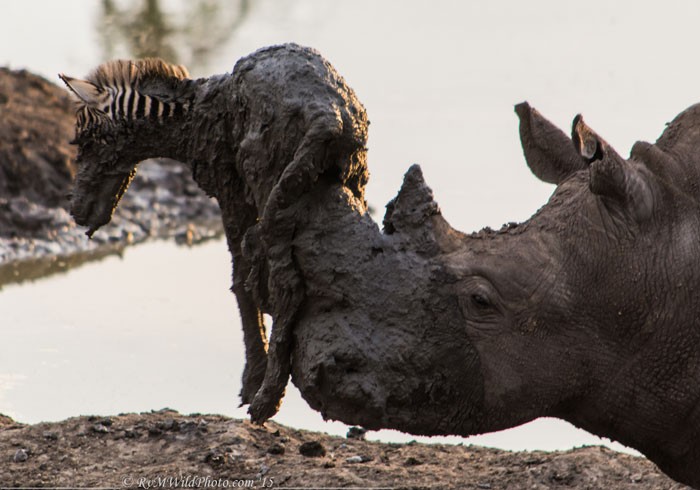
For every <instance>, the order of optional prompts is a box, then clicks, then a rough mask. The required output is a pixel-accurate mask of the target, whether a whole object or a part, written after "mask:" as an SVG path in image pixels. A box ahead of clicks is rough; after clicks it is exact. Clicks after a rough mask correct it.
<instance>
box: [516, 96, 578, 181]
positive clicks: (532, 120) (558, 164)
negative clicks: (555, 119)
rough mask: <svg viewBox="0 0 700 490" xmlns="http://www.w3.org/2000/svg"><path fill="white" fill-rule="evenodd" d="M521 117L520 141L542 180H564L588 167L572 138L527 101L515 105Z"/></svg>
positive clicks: (526, 158)
mask: <svg viewBox="0 0 700 490" xmlns="http://www.w3.org/2000/svg"><path fill="white" fill-rule="evenodd" d="M515 112H516V114H517V115H518V117H519V118H520V143H521V144H522V146H523V153H524V154H525V160H526V161H527V165H528V166H529V167H530V170H532V173H533V174H535V175H536V176H537V177H538V178H539V179H540V180H543V181H544V182H549V183H550V184H559V183H560V182H563V181H564V180H565V179H566V178H567V177H569V176H570V175H571V174H572V173H574V172H576V171H578V170H584V169H585V168H586V162H585V161H583V160H582V159H581V156H580V155H579V154H578V153H576V151H575V150H574V147H573V146H572V144H571V140H570V139H569V137H568V136H567V135H566V134H564V132H563V131H562V130H561V129H559V128H557V127H556V126H555V125H554V124H552V123H551V122H549V121H548V120H547V119H545V118H544V117H543V116H542V115H541V114H540V113H539V112H538V111H537V110H535V109H533V108H532V107H530V104H528V103H527V102H522V103H520V104H518V105H516V106H515Z"/></svg>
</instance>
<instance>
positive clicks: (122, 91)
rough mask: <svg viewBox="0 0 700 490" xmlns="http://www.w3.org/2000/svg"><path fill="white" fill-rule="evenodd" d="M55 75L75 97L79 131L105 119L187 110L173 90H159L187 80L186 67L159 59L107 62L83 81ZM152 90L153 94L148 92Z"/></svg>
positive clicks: (155, 116)
mask: <svg viewBox="0 0 700 490" xmlns="http://www.w3.org/2000/svg"><path fill="white" fill-rule="evenodd" d="M59 76H60V78H61V79H62V80H63V81H64V82H65V83H66V85H67V86H68V87H69V88H70V89H71V91H72V92H73V93H74V94H75V95H76V96H77V97H78V99H79V102H80V107H79V108H78V129H79V130H83V129H86V128H88V127H90V126H92V125H95V124H99V123H100V122H104V120H105V119H106V120H110V121H113V122H117V121H125V120H137V119H145V118H149V119H157V120H160V119H164V118H168V117H175V116H181V115H182V114H184V113H185V112H186V111H187V110H188V109H189V102H188V101H183V100H178V98H177V94H176V93H175V91H174V90H173V93H172V94H171V95H168V94H167V90H164V89H163V88H164V87H166V88H167V87H176V86H177V83H178V82H179V81H181V80H185V79H187V77H188V74H187V70H186V69H185V68H184V67H183V66H179V65H171V64H168V63H166V62H164V61H162V60H158V59H146V60H139V61H125V60H116V61H111V62H109V63H105V64H103V65H101V66H99V67H98V68H97V69H96V70H95V71H94V72H93V73H91V74H90V75H89V76H88V77H87V79H86V80H80V79H76V78H71V77H67V76H65V75H59ZM154 88H155V89H154ZM154 91H157V92H158V95H157V96H156V95H153V94H152V92H154Z"/></svg>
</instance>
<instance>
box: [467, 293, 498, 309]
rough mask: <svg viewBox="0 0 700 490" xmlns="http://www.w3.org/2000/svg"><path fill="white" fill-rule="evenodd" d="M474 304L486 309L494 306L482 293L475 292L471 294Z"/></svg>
mask: <svg viewBox="0 0 700 490" xmlns="http://www.w3.org/2000/svg"><path fill="white" fill-rule="evenodd" d="M471 300H472V304H473V305H474V306H476V307H477V308H479V309H480V310H485V309H488V308H491V306H493V305H492V304H491V301H489V299H488V298H487V297H486V296H484V295H483V294H481V293H473V294H472V295H471Z"/></svg>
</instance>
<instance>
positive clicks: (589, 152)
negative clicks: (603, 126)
mask: <svg viewBox="0 0 700 490" xmlns="http://www.w3.org/2000/svg"><path fill="white" fill-rule="evenodd" d="M571 133H572V137H571V139H572V140H573V142H574V146H575V147H576V149H577V150H578V152H579V154H580V155H581V157H583V160H584V161H586V162H588V164H589V172H590V182H589V186H590V189H591V192H593V193H594V194H596V195H598V196H600V197H601V198H603V200H604V203H605V204H606V206H607V207H609V208H611V207H612V208H616V209H618V210H620V211H627V212H628V213H629V214H631V215H632V216H633V217H634V218H635V219H637V220H638V221H642V220H644V219H647V218H648V217H649V216H651V213H652V210H653V202H654V200H653V193H652V189H651V185H650V181H649V175H650V172H649V171H648V169H647V168H646V167H645V166H644V164H642V163H640V162H639V161H629V160H625V159H624V158H622V157H621V156H620V155H618V153H617V152H616V151H615V150H614V149H613V148H612V147H611V146H610V145H608V143H607V142H606V141H605V140H604V139H603V138H601V137H600V136H598V134H597V133H596V132H595V131H593V130H592V129H591V128H590V127H589V126H588V125H586V123H585V122H584V120H583V117H581V115H580V114H579V115H577V116H576V117H575V118H574V122H573V125H572V130H571Z"/></svg>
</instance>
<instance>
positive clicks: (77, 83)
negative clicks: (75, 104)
mask: <svg viewBox="0 0 700 490" xmlns="http://www.w3.org/2000/svg"><path fill="white" fill-rule="evenodd" d="M58 77H59V78H60V79H61V80H63V83H65V84H66V85H67V86H68V88H69V89H70V90H71V92H73V93H74V94H75V95H76V96H77V97H78V98H79V99H80V100H81V101H83V102H85V103H86V104H87V105H97V103H98V102H99V97H100V94H101V93H102V89H100V88H99V87H98V86H97V85H95V84H94V83H92V82H88V81H87V80H79V79H77V78H72V77H69V76H66V75H64V74H63V73H60V74H59V75H58Z"/></svg>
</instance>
